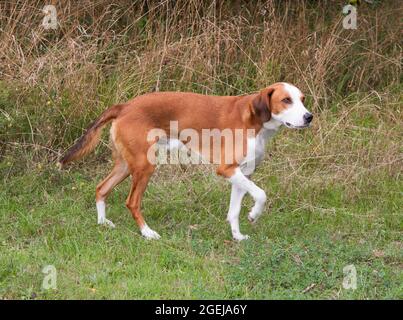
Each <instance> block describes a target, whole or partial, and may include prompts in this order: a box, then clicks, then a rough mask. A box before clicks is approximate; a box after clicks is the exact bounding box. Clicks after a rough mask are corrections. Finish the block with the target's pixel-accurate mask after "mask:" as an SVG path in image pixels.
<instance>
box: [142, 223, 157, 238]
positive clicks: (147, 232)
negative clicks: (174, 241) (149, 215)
mask: <svg viewBox="0 0 403 320" xmlns="http://www.w3.org/2000/svg"><path fill="white" fill-rule="evenodd" d="M141 234H142V235H143V237H145V238H146V239H155V240H158V239H160V238H161V236H160V235H159V234H158V233H157V232H155V231H154V230H152V229H151V228H150V227H149V226H148V225H147V224H146V223H145V224H144V225H143V227H142V228H141Z"/></svg>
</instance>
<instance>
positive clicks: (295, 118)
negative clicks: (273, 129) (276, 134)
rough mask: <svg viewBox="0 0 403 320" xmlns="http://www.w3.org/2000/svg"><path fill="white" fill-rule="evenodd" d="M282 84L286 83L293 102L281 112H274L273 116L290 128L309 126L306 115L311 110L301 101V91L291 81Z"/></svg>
mask: <svg viewBox="0 0 403 320" xmlns="http://www.w3.org/2000/svg"><path fill="white" fill-rule="evenodd" d="M282 84H283V85H284V90H285V91H287V92H288V94H289V95H290V98H291V101H292V103H291V105H290V106H289V107H288V108H287V109H285V110H283V111H282V112H280V113H279V114H272V118H273V119H274V120H277V121H278V122H281V123H283V124H284V125H285V126H287V127H289V128H296V129H297V128H305V127H307V126H308V125H309V124H307V123H305V119H304V115H305V114H306V113H309V111H308V110H307V109H306V108H305V106H304V104H303V103H302V101H301V96H302V93H301V91H300V90H299V89H298V88H297V87H295V86H293V85H291V84H289V83H285V82H284V83H282Z"/></svg>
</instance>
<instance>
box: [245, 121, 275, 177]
mask: <svg viewBox="0 0 403 320" xmlns="http://www.w3.org/2000/svg"><path fill="white" fill-rule="evenodd" d="M276 132H277V129H266V128H265V127H264V128H262V129H261V130H260V132H259V133H258V134H257V135H256V137H254V138H248V141H247V143H248V146H247V153H246V157H245V159H244V160H243V161H242V163H241V164H240V167H241V170H242V172H243V173H244V174H246V175H250V174H252V173H253V172H254V171H255V169H256V167H257V166H258V165H259V163H260V162H262V160H263V158H264V151H265V147H266V143H267V141H268V140H269V138H270V137H272V136H274V134H275V133H276Z"/></svg>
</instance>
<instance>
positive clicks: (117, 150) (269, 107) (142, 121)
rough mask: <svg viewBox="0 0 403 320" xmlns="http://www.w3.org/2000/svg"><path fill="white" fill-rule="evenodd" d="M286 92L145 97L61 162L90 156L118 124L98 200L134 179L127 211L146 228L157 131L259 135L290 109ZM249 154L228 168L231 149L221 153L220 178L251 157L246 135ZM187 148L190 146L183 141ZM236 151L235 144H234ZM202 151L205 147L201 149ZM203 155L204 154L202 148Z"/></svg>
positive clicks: (95, 128)
mask: <svg viewBox="0 0 403 320" xmlns="http://www.w3.org/2000/svg"><path fill="white" fill-rule="evenodd" d="M285 94H286V93H285V90H282V84H281V83H276V84H274V85H272V86H270V87H268V88H265V89H263V90H261V91H260V92H259V93H257V94H251V95H244V96H206V95H201V94H196V93H182V92H160V93H151V94H146V95H143V96H139V97H137V98H135V99H133V100H131V101H129V102H128V103H126V104H121V105H116V106H113V107H111V108H109V109H108V110H106V111H105V112H104V113H103V114H102V115H101V116H100V118H99V119H98V120H96V121H95V122H94V123H93V124H92V125H91V126H90V127H89V128H88V130H87V131H86V133H85V134H84V135H83V136H82V137H81V138H80V139H79V140H78V141H77V142H76V144H75V145H73V146H72V147H71V148H70V149H69V150H68V151H67V152H66V155H65V156H64V157H63V158H62V159H61V160H60V164H61V166H64V165H65V164H67V163H68V162H70V161H72V160H75V159H79V158H80V157H82V156H84V155H85V154H87V153H89V152H90V151H91V150H93V148H94V147H95V145H96V144H97V142H98V140H99V136H100V133H101V129H102V128H103V127H104V126H105V125H106V124H107V123H108V122H110V121H112V120H113V126H112V129H111V135H112V143H113V150H114V152H113V154H114V159H115V167H114V168H113V170H112V172H111V174H110V175H109V176H108V177H107V178H106V179H105V180H103V181H102V182H101V183H100V184H99V185H98V187H97V190H96V199H97V201H101V200H102V201H103V200H105V198H106V197H107V195H108V194H109V193H110V191H111V190H112V188H113V187H115V186H116V185H117V184H118V183H120V182H121V181H123V180H124V179H125V178H126V177H127V176H128V175H131V176H132V188H131V191H130V194H129V196H128V198H127V201H126V205H127V207H128V208H129V209H130V211H131V212H132V215H133V217H134V219H135V220H136V222H137V223H138V225H139V226H140V227H142V226H143V225H144V224H145V222H144V219H143V216H142V214H141V211H140V204H141V198H142V195H143V193H144V191H145V189H146V186H147V183H148V180H149V178H150V177H151V175H152V173H153V172H154V169H155V166H154V165H153V164H151V163H150V162H149V161H148V159H147V151H148V150H149V148H150V146H151V145H152V143H153V141H151V142H149V141H147V134H148V132H149V131H150V130H151V129H154V128H159V129H163V130H164V131H165V132H166V133H167V134H169V129H170V121H173V120H176V121H178V124H179V128H178V132H181V131H182V130H183V129H186V128H192V129H194V130H196V131H197V132H198V133H199V134H200V135H201V132H202V129H219V130H224V129H230V130H235V129H242V130H244V132H245V133H246V130H247V129H254V130H255V134H257V133H258V132H259V131H260V129H261V128H262V126H263V122H266V121H268V120H269V119H270V118H271V114H272V113H278V112H280V111H281V110H282V109H284V108H285V107H286V106H285V105H284V103H282V102H281V100H282V99H283V98H284V95H285ZM243 139H244V140H243V145H244V148H243V149H244V152H243V153H242V154H236V153H235V152H233V154H234V156H233V159H232V161H231V162H230V163H229V164H228V162H227V163H224V156H225V150H226V149H225V143H224V144H223V146H222V147H221V150H210V151H211V152H213V151H218V152H219V154H220V159H221V163H220V164H219V166H218V168H217V173H218V174H219V175H222V176H224V177H231V176H232V175H233V173H234V171H235V169H236V168H237V167H238V163H240V162H241V161H242V159H243V158H244V157H245V155H246V154H245V153H246V143H247V136H246V134H244V135H243ZM183 142H184V143H186V142H187V141H183ZM234 145H235V144H234ZM199 147H200V146H199ZM200 149H201V148H200Z"/></svg>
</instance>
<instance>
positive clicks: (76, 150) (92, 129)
mask: <svg viewBox="0 0 403 320" xmlns="http://www.w3.org/2000/svg"><path fill="white" fill-rule="evenodd" d="M125 106H126V105H125V104H117V105H114V106H112V107H110V108H108V109H107V110H105V111H104V112H103V113H102V115H101V116H100V117H99V118H98V119H97V120H95V121H94V122H93V123H92V124H91V125H90V126H89V127H88V128H87V130H86V132H85V133H84V135H83V136H81V137H80V138H79V139H78V140H77V141H76V143H75V144H74V145H73V146H71V147H70V148H69V149H68V150H67V151H66V152H65V153H64V155H63V157H62V158H61V159H60V160H59V163H58V166H59V168H60V169H61V168H63V167H64V166H65V165H66V164H68V163H69V162H71V161H73V160H77V159H80V158H82V157H84V156H85V155H87V154H88V153H90V152H91V151H92V150H94V148H95V147H96V145H97V144H98V142H99V138H100V136H101V133H102V128H103V127H104V126H105V125H106V124H108V123H109V122H111V121H112V120H114V119H116V118H117V117H118V116H119V114H120V112H121V111H122V109H123V107H125Z"/></svg>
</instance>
